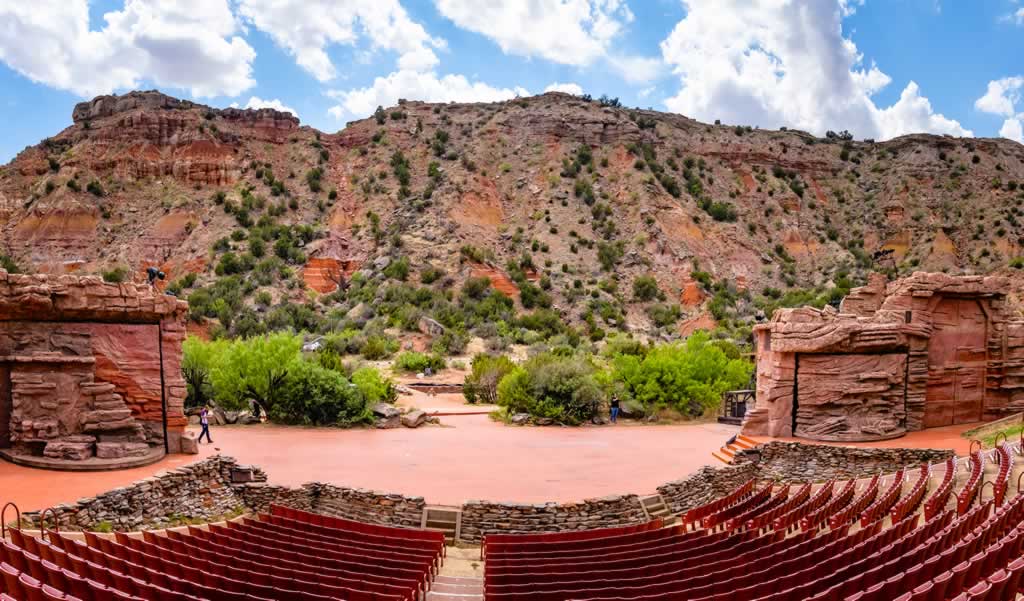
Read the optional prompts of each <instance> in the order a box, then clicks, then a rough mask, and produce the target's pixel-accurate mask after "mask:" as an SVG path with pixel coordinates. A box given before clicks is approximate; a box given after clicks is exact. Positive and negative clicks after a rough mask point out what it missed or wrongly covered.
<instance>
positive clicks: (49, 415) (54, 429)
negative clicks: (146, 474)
mask: <svg viewBox="0 0 1024 601" xmlns="http://www.w3.org/2000/svg"><path fill="white" fill-rule="evenodd" d="M187 309H188V304H187V303H186V302H184V301H181V300H178V299H177V298H175V297H173V296H169V295H165V294H163V293H161V292H159V291H157V290H154V289H153V288H151V287H150V286H148V285H143V284H132V283H121V284H112V283H107V282H104V281H103V280H102V279H101V278H99V277H95V276H71V275H62V276H46V275H17V274H8V273H7V272H6V271H3V270H0V452H2V453H3V454H4V455H5V456H7V457H8V458H11V459H14V460H16V461H19V460H23V461H26V462H29V463H32V462H33V461H34V460H33V458H37V460H35V461H37V463H36V464H38V465H42V466H49V467H61V464H62V463H63V462H66V463H67V464H68V467H73V465H79V466H85V465H87V464H97V465H98V466H101V465H102V466H103V467H117V464H118V463H119V462H121V463H125V464H133V463H138V462H139V461H140V460H142V459H144V458H146V457H154V458H159V457H160V456H162V454H163V452H165V451H169V452H171V453H176V452H180V451H181V438H182V434H183V432H184V428H185V425H186V419H185V416H184V412H183V406H184V401H185V382H184V380H183V379H182V376H181V343H182V341H183V339H184V337H185V314H186V311H187ZM165 425H166V427H165Z"/></svg>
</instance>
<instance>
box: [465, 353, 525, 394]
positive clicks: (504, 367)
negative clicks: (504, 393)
mask: <svg viewBox="0 0 1024 601" xmlns="http://www.w3.org/2000/svg"><path fill="white" fill-rule="evenodd" d="M515 368H516V364H515V363H513V362H512V360H511V359H509V358H508V357H506V356H504V355H484V354H480V355H477V356H475V357H473V362H472V364H471V366H470V370H471V371H470V373H469V374H468V375H467V376H466V380H465V382H464V383H463V386H462V394H463V396H465V397H466V401H467V402H470V403H476V402H481V403H490V404H493V403H495V402H497V400H498V383H499V382H501V379H502V378H504V377H505V375H506V374H508V373H509V372H511V371H512V370H514V369H515Z"/></svg>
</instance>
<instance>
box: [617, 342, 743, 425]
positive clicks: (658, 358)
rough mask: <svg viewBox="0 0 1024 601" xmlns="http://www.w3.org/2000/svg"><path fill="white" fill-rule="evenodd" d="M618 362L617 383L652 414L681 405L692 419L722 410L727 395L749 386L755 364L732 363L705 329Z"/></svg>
mask: <svg viewBox="0 0 1024 601" xmlns="http://www.w3.org/2000/svg"><path fill="white" fill-rule="evenodd" d="M612 364H613V379H614V380H617V381H621V382H623V383H624V384H625V387H626V390H627V391H628V393H629V394H630V396H632V397H633V398H634V399H635V400H637V401H639V402H640V403H642V404H643V405H645V406H646V407H647V408H648V409H649V410H650V409H651V408H658V407H675V408H676V409H677V410H679V411H680V412H682V413H685V414H687V415H692V416H699V415H702V414H703V413H704V412H706V411H707V410H709V409H712V408H714V407H717V406H718V403H719V402H720V399H721V396H722V393H723V392H725V391H727V390H733V389H736V388H743V387H745V386H746V385H747V382H748V381H749V379H750V372H751V371H752V370H753V365H752V364H751V363H750V362H749V361H746V360H743V359H729V358H728V357H727V356H726V354H725V352H723V351H722V349H721V348H719V347H718V346H716V345H715V344H714V343H713V342H712V341H711V337H710V335H709V334H708V333H707V332H704V331H698V332H696V333H695V334H693V335H692V336H690V337H689V338H688V339H687V340H686V342H684V343H672V344H663V345H659V346H656V347H654V348H653V349H651V350H650V351H648V352H647V354H646V355H645V356H643V357H639V356H636V355H619V356H617V357H615V358H614V359H613V360H612Z"/></svg>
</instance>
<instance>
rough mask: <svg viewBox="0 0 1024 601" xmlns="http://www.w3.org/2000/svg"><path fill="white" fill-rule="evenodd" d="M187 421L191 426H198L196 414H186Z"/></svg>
mask: <svg viewBox="0 0 1024 601" xmlns="http://www.w3.org/2000/svg"><path fill="white" fill-rule="evenodd" d="M188 423H189V425H191V426H198V425H199V416H198V415H190V416H188Z"/></svg>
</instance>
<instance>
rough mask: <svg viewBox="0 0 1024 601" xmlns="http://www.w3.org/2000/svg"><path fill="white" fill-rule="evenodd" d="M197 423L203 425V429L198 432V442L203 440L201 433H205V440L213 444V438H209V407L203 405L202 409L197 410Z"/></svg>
mask: <svg viewBox="0 0 1024 601" xmlns="http://www.w3.org/2000/svg"><path fill="white" fill-rule="evenodd" d="M199 424H200V425H202V426H203V430H202V431H201V432H200V433H199V442H203V435H204V434H205V435H206V442H208V443H210V444H213V439H212V438H210V408H209V407H207V406H206V405H203V410H202V411H200V412H199Z"/></svg>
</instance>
